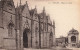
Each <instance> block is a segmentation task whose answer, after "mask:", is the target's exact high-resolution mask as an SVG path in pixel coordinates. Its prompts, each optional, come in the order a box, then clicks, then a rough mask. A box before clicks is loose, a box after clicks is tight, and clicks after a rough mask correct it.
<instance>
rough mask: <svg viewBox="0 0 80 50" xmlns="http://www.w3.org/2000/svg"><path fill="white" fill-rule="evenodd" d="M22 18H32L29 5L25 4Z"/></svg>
mask: <svg viewBox="0 0 80 50" xmlns="http://www.w3.org/2000/svg"><path fill="white" fill-rule="evenodd" d="M22 16H24V17H27V18H31V17H30V13H29V8H28V5H27V4H25V5H24V7H23V9H22Z"/></svg>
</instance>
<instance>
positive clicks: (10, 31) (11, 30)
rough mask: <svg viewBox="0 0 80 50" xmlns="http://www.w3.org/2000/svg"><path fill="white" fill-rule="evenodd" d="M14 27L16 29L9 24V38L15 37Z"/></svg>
mask: <svg viewBox="0 0 80 50" xmlns="http://www.w3.org/2000/svg"><path fill="white" fill-rule="evenodd" d="M13 27H14V24H13V23H9V25H8V36H9V37H12V35H13Z"/></svg>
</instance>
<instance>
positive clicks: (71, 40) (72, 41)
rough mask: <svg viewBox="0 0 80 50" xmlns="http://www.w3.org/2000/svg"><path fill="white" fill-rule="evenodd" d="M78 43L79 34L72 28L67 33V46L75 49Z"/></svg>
mask: <svg viewBox="0 0 80 50" xmlns="http://www.w3.org/2000/svg"><path fill="white" fill-rule="evenodd" d="M78 43H79V32H78V31H77V30H75V29H74V28H73V29H72V30H70V31H69V33H68V46H69V47H77V45H78Z"/></svg>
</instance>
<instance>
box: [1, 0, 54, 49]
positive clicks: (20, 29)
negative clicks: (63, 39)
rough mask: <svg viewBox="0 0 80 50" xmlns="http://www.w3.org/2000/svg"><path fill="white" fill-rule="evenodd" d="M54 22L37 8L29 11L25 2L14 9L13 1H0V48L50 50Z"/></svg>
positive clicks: (52, 42) (52, 41) (52, 40)
mask: <svg viewBox="0 0 80 50" xmlns="http://www.w3.org/2000/svg"><path fill="white" fill-rule="evenodd" d="M54 39H55V22H54V21H53V22H52V21H51V20H50V16H48V15H47V14H46V12H45V7H44V8H43V11H42V12H41V13H39V14H38V13H37V8H36V7H35V8H34V9H31V10H29V7H28V4H27V2H26V3H25V4H24V5H21V1H20V5H19V6H18V5H17V7H16V8H15V5H14V2H13V0H1V1H0V48H1V47H2V48H4V49H10V50H11V49H13V50H14V49H17V50H23V48H45V47H46V48H50V47H52V46H53V44H54V42H55V40H54Z"/></svg>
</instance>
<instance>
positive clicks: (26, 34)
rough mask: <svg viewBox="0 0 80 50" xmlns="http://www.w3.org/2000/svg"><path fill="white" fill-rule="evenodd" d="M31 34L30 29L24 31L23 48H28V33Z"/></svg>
mask: <svg viewBox="0 0 80 50" xmlns="http://www.w3.org/2000/svg"><path fill="white" fill-rule="evenodd" d="M29 32H30V30H29V29H27V28H26V29H24V32H23V47H24V48H28V33H29Z"/></svg>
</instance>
